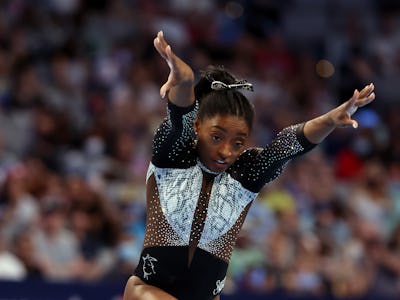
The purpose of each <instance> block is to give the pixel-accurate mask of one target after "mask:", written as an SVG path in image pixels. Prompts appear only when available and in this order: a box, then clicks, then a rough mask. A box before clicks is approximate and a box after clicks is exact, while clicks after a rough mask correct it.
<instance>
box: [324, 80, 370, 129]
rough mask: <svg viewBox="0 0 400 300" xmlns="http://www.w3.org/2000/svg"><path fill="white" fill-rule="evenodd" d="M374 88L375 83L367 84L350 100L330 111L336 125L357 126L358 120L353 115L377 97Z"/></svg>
mask: <svg viewBox="0 0 400 300" xmlns="http://www.w3.org/2000/svg"><path fill="white" fill-rule="evenodd" d="M374 88H375V87H374V85H373V84H372V83H371V84H369V85H367V86H365V87H364V88H363V89H362V90H361V91H360V92H359V91H358V90H355V91H354V94H353V96H352V97H351V98H350V99H349V100H348V101H346V102H345V103H343V104H342V105H340V106H338V107H337V108H335V109H333V110H332V111H331V112H330V118H331V120H332V121H333V123H334V125H335V126H336V127H348V126H351V127H353V128H357V127H358V122H357V121H356V120H354V119H352V115H353V114H354V113H355V112H356V111H357V109H358V108H359V107H363V106H365V105H367V104H369V103H371V102H372V101H373V100H374V99H375V93H374V92H373V91H374Z"/></svg>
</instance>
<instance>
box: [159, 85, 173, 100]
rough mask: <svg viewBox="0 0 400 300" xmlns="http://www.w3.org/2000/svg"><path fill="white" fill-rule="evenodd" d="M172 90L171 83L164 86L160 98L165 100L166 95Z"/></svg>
mask: <svg viewBox="0 0 400 300" xmlns="http://www.w3.org/2000/svg"><path fill="white" fill-rule="evenodd" d="M170 89H171V83H170V82H169V81H167V82H166V83H164V84H163V86H162V87H161V88H160V96H161V98H162V99H164V98H165V95H166V94H167V92H168V91H169V90H170Z"/></svg>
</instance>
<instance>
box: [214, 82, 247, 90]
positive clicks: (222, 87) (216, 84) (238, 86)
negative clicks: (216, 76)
mask: <svg viewBox="0 0 400 300" xmlns="http://www.w3.org/2000/svg"><path fill="white" fill-rule="evenodd" d="M211 89H213V90H215V91H223V90H231V89H244V90H248V91H252V92H253V91H254V89H253V85H252V84H251V83H249V82H247V81H246V80H240V81H237V82H236V83H232V84H226V83H223V82H222V81H218V80H214V81H213V82H211Z"/></svg>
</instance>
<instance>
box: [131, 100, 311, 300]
mask: <svg viewBox="0 0 400 300" xmlns="http://www.w3.org/2000/svg"><path fill="white" fill-rule="evenodd" d="M197 109H198V105H197V103H195V104H193V105H192V106H190V107H187V108H182V107H177V106H175V105H174V104H172V103H168V116H167V118H166V119H165V120H164V121H163V123H162V124H161V125H160V127H159V128H158V130H157V132H156V135H155V137H154V140H153V156H152V161H151V163H150V166H149V169H148V173H147V180H146V182H147V183H146V184H147V186H146V188H147V218H146V222H147V223H146V234H145V240H144V245H143V251H142V254H141V260H140V263H139V265H138V266H137V268H136V270H135V275H137V276H139V277H140V278H142V279H143V280H144V281H145V282H147V283H148V284H151V285H155V286H157V287H160V288H161V289H163V290H165V291H166V292H168V293H170V294H171V295H173V296H175V297H177V298H178V299H183V300H185V299H199V300H206V299H212V298H213V297H214V296H215V295H218V294H219V293H220V292H221V290H222V288H223V286H224V282H225V276H226V270H227V267H228V262H229V259H230V257H231V254H232V250H233V247H234V244H235V241H236V238H237V236H238V233H239V231H240V229H241V227H242V224H243V221H244V219H245V217H246V215H247V212H248V210H249V208H250V206H251V203H252V201H253V200H254V199H255V198H256V196H257V194H258V192H259V191H260V190H261V188H262V187H263V186H264V185H265V184H266V183H268V182H270V181H271V180H273V179H275V178H276V177H277V176H278V175H279V174H280V173H281V172H282V170H283V168H284V167H285V165H286V164H287V162H288V161H289V160H290V159H292V158H294V157H296V156H299V155H301V154H304V153H305V152H307V151H309V150H310V149H312V148H313V147H314V146H315V145H314V144H312V143H310V142H309V141H308V140H307V139H306V138H305V136H304V134H303V124H298V125H294V126H290V127H287V128H285V129H284V130H282V131H281V132H280V133H279V134H278V135H277V136H276V138H275V139H274V140H273V141H272V142H271V143H270V144H268V145H267V146H266V147H265V148H250V149H247V150H246V151H244V152H243V153H242V154H241V155H240V156H239V158H238V159H237V161H236V162H235V163H234V164H233V165H232V166H230V167H229V168H228V169H227V170H226V171H225V172H222V173H218V174H215V173H213V172H211V171H210V170H208V169H207V168H206V167H205V166H204V165H203V164H202V163H201V162H200V161H199V158H198V155H197V150H196V144H195V140H194V132H193V121H194V119H195V117H196V114H197Z"/></svg>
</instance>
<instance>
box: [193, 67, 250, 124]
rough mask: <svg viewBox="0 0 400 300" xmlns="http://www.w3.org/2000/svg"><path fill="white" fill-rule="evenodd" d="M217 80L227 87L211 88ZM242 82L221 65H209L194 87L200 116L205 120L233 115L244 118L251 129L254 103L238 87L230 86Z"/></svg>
mask: <svg viewBox="0 0 400 300" xmlns="http://www.w3.org/2000/svg"><path fill="white" fill-rule="evenodd" d="M215 81H219V82H221V83H223V84H224V85H226V88H222V89H217V90H216V89H213V88H211V84H212V82H215ZM241 82H242V81H239V80H237V79H236V78H235V77H234V76H233V75H232V74H231V73H229V72H228V71H227V70H225V69H224V68H223V67H220V66H209V67H207V69H206V70H205V71H202V72H201V78H200V80H199V82H198V83H197V84H196V86H195V88H194V93H195V97H196V99H197V101H199V105H200V106H199V112H198V114H197V116H198V118H199V119H200V120H203V119H204V118H212V117H214V116H215V115H233V116H237V117H241V118H243V119H244V120H245V121H246V124H247V126H248V127H249V130H251V129H252V127H253V119H254V108H253V105H252V104H251V103H250V101H249V100H248V99H247V98H246V97H245V96H244V95H243V94H242V93H241V92H239V91H238V89H237V88H230V87H228V85H231V84H238V83H241Z"/></svg>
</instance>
